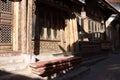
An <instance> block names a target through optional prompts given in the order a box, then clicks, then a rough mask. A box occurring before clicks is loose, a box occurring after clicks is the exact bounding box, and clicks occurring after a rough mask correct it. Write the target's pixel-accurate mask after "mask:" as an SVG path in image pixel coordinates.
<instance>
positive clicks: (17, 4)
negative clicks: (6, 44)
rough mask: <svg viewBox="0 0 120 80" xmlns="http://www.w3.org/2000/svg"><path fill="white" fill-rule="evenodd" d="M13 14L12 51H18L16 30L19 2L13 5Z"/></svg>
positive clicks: (17, 26)
mask: <svg viewBox="0 0 120 80" xmlns="http://www.w3.org/2000/svg"><path fill="white" fill-rule="evenodd" d="M13 7H14V12H13V13H14V14H13V23H14V24H13V36H14V38H13V50H14V51H18V49H19V46H18V28H19V2H14V3H13Z"/></svg>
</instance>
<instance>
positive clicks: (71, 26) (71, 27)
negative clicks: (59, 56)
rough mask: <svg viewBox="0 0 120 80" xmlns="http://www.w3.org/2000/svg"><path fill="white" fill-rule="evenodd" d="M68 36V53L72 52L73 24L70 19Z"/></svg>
mask: <svg viewBox="0 0 120 80" xmlns="http://www.w3.org/2000/svg"><path fill="white" fill-rule="evenodd" d="M69 36H70V51H71V52H73V51H74V49H73V45H72V44H73V42H74V41H73V22H72V19H70V33H69Z"/></svg>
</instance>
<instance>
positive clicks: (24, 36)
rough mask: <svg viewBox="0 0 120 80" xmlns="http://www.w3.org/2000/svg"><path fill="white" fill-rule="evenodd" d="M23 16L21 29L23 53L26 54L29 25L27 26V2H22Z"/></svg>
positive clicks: (24, 0) (21, 17) (21, 16)
mask: <svg viewBox="0 0 120 80" xmlns="http://www.w3.org/2000/svg"><path fill="white" fill-rule="evenodd" d="M20 8H21V13H20V14H21V15H20V19H21V21H20V27H21V52H22V53H26V50H27V48H26V47H27V27H26V26H27V25H26V0H22V1H21V5H20Z"/></svg>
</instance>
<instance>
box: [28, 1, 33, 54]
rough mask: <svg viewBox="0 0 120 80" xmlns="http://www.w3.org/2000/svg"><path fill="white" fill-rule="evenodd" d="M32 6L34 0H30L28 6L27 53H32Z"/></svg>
mask: <svg viewBox="0 0 120 80" xmlns="http://www.w3.org/2000/svg"><path fill="white" fill-rule="evenodd" d="M32 6H33V0H28V6H27V53H32V51H31V43H32V12H33V11H32V9H33V8H32Z"/></svg>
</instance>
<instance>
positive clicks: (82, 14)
mask: <svg viewBox="0 0 120 80" xmlns="http://www.w3.org/2000/svg"><path fill="white" fill-rule="evenodd" d="M81 18H82V19H85V18H86V12H85V10H84V7H83V8H82V11H81Z"/></svg>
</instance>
